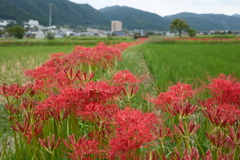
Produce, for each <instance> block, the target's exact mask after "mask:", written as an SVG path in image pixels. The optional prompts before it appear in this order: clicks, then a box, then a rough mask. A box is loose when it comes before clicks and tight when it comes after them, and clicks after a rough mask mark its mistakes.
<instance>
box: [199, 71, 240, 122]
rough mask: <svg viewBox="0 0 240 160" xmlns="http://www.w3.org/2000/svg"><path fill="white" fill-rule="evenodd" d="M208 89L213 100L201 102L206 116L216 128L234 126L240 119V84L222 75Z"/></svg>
mask: <svg viewBox="0 0 240 160" xmlns="http://www.w3.org/2000/svg"><path fill="white" fill-rule="evenodd" d="M207 89H209V93H210V94H211V98H209V99H207V100H205V101H200V104H202V106H204V107H205V110H203V113H204V115H205V116H206V117H208V118H209V120H210V121H211V122H212V123H213V124H215V125H216V126H227V125H228V124H229V125H234V124H235V122H237V121H238V120H239V119H240V108H239V106H240V82H238V81H237V80H236V79H234V78H232V77H231V76H225V75H224V74H220V75H219V76H218V77H217V78H215V79H213V82H212V83H210V84H209V85H208V86H207Z"/></svg>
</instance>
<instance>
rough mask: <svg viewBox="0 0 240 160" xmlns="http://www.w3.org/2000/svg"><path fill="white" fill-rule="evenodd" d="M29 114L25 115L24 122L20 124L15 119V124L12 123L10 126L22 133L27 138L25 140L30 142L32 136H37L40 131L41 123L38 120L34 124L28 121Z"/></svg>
mask: <svg viewBox="0 0 240 160" xmlns="http://www.w3.org/2000/svg"><path fill="white" fill-rule="evenodd" d="M29 117H30V116H27V117H26V118H25V120H24V123H23V124H22V125H21V124H20V123H18V122H17V121H16V120H15V125H16V126H15V125H12V128H13V129H14V130H15V131H16V132H19V133H21V134H22V135H23V137H24V138H26V139H27V142H28V143H30V142H31V140H32V139H33V138H34V137H37V136H39V135H40V134H41V133H42V128H43V125H42V123H41V122H40V121H36V122H35V123H34V124H31V123H30V118H29Z"/></svg>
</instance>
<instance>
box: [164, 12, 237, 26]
mask: <svg viewBox="0 0 240 160" xmlns="http://www.w3.org/2000/svg"><path fill="white" fill-rule="evenodd" d="M164 18H166V19H169V20H171V21H172V20H173V19H176V18H180V19H184V20H185V21H186V22H187V24H188V25H189V26H191V28H194V29H197V30H239V29H240V17H236V16H227V15H223V14H195V13H188V12H183V13H179V14H175V15H170V16H165V17H164Z"/></svg>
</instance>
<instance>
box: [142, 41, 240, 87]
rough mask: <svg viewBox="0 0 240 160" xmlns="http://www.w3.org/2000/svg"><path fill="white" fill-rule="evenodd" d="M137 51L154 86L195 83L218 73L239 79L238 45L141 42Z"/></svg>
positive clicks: (239, 59)
mask: <svg viewBox="0 0 240 160" xmlns="http://www.w3.org/2000/svg"><path fill="white" fill-rule="evenodd" d="M140 51H141V52H142V53H143V55H144V59H145V61H146V63H147V66H148V68H149V69H150V72H151V74H152V76H153V77H154V79H155V83H156V85H157V87H158V89H166V87H168V86H169V85H171V84H175V83H176V82H177V81H181V82H185V83H191V84H192V83H193V84H194V83H195V84H199V82H200V80H201V81H204V80H205V79H206V78H207V77H216V76H218V75H219V74H220V73H224V74H225V75H229V74H233V75H235V76H236V77H238V78H240V74H239V73H240V45H238V44H227V45H226V44H215V45H213V44H212V45H210V44H174V45H169V44H166V45H160V44H151V43H145V44H144V45H142V46H141V49H140Z"/></svg>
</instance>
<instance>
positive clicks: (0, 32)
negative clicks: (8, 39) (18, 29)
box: [0, 29, 3, 37]
mask: <svg viewBox="0 0 240 160" xmlns="http://www.w3.org/2000/svg"><path fill="white" fill-rule="evenodd" d="M2 34H3V31H2V30H1V29H0V37H1V35H2Z"/></svg>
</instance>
